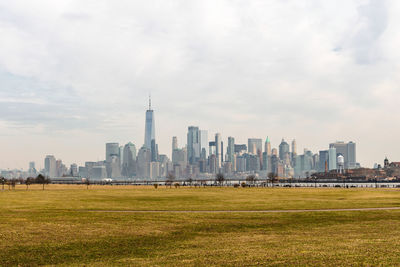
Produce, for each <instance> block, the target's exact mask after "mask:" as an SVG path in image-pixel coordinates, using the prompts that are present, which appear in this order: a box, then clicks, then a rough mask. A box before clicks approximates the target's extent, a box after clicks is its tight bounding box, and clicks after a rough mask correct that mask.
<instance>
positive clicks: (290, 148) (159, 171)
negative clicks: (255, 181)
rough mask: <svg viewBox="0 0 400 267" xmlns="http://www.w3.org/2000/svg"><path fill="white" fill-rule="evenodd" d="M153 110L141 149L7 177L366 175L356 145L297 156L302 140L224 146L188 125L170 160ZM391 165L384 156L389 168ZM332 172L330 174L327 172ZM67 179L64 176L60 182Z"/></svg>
mask: <svg viewBox="0 0 400 267" xmlns="http://www.w3.org/2000/svg"><path fill="white" fill-rule="evenodd" d="M154 113H155V112H154V110H153V109H152V107H151V98H150V97H149V106H148V109H147V110H146V113H145V127H144V133H145V134H144V135H145V138H144V143H143V145H142V146H141V147H140V149H139V150H137V148H136V146H135V144H133V143H132V142H129V143H127V144H125V145H123V144H119V143H118V142H112V143H106V144H105V157H104V160H97V161H85V163H84V164H80V165H78V164H76V163H73V164H71V165H70V167H68V166H67V165H66V164H64V163H63V161H62V159H60V158H58V159H56V157H55V156H54V155H46V157H45V159H44V169H41V168H40V167H39V168H36V164H35V162H32V161H31V162H29V169H28V170H27V171H22V172H12V171H11V172H8V171H2V172H1V174H2V175H5V176H6V177H11V176H21V177H28V176H35V175H37V174H39V173H41V174H43V175H45V176H48V177H51V178H57V177H58V178H57V179H59V178H61V177H72V179H74V178H77V177H81V178H87V179H95V180H102V179H127V178H128V179H159V178H165V179H168V177H174V178H186V179H187V178H200V177H202V178H203V179H204V178H209V177H210V176H213V175H215V174H217V173H222V174H225V175H228V176H231V177H236V178H239V179H240V177H243V176H244V175H247V174H249V173H250V174H255V175H257V176H261V177H266V176H267V175H269V173H274V174H276V175H277V176H278V177H281V178H304V177H309V176H310V175H311V174H317V173H319V174H317V175H321V174H322V173H325V175H337V174H339V175H340V174H343V173H344V171H347V170H349V171H350V173H354V170H355V169H359V171H358V173H363V172H364V171H365V170H367V169H368V168H367V169H365V168H363V167H362V166H361V165H360V164H359V163H358V162H357V159H356V155H357V153H356V143H354V142H352V141H350V142H348V143H346V142H343V141H336V142H334V143H330V144H329V149H328V150H319V152H318V153H315V152H313V151H311V150H309V149H306V148H304V152H303V154H301V153H298V150H297V142H296V140H295V139H293V140H292V141H291V145H289V143H287V142H286V141H285V139H284V138H282V140H281V143H280V144H279V147H278V149H277V148H275V147H274V148H272V149H271V140H270V138H269V136H267V137H266V138H265V142H264V144H263V139H261V138H248V139H247V140H248V142H247V145H246V144H237V143H235V138H234V137H232V136H229V137H228V142H227V143H225V144H227V145H226V148H225V150H224V141H223V138H222V136H221V133H215V137H214V139H209V138H208V131H207V130H204V129H200V128H199V127H198V126H189V127H188V131H187V142H186V144H185V145H183V146H182V147H179V145H178V139H177V137H176V136H173V137H172V140H171V148H172V152H171V155H170V158H169V156H168V155H166V154H160V153H159V150H158V144H157V143H156V131H155V119H154ZM387 165H388V159H387V158H385V163H384V166H387ZM379 166H382V165H378V164H377V163H375V164H374V168H373V169H371V168H369V169H368V171H369V172H370V175H373V174H372V173H374V172H379V171H380V168H381V167H379ZM328 172H329V174H327V173H328ZM61 179H63V178H61Z"/></svg>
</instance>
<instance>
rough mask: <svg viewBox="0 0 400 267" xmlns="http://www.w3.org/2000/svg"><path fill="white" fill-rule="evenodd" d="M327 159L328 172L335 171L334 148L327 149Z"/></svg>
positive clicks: (335, 158)
mask: <svg viewBox="0 0 400 267" xmlns="http://www.w3.org/2000/svg"><path fill="white" fill-rule="evenodd" d="M328 151H329V159H328V168H329V170H330V171H331V170H336V169H337V165H336V160H337V157H336V148H334V147H330V148H329V150H328Z"/></svg>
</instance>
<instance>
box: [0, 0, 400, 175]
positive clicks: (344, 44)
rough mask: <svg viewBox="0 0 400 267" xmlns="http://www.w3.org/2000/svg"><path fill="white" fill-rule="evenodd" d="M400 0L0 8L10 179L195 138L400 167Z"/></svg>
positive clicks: (3, 122)
mask: <svg viewBox="0 0 400 267" xmlns="http://www.w3.org/2000/svg"><path fill="white" fill-rule="evenodd" d="M398 14H400V1H396V0H332V1H320V0H263V1H257V0H252V1H245V0H236V1H233V0H232V1H227V0H198V1H196V0H189V1H188V0H181V1H175V0H168V1H166V0H159V1H155V0H148V1H132V0H129V1H128V0H113V1H111V0H110V1H103V0H93V1H92V0H86V1H78V0H68V1H67V0H60V1H53V0H37V1H28V0H25V1H22V0H13V1H8V0H0V151H1V154H0V169H7V168H10V169H13V168H23V169H27V168H28V162H29V161H35V162H36V165H37V167H38V168H40V167H43V165H44V162H43V161H44V157H45V156H46V155H48V154H53V155H55V157H56V158H57V159H62V160H63V162H64V163H65V164H67V165H69V164H71V163H78V164H83V163H84V162H85V161H95V160H104V158H105V143H106V142H119V143H120V144H125V143H127V142H129V141H131V142H133V143H134V144H135V145H136V147H137V148H138V149H139V148H140V147H141V146H142V145H143V143H144V124H145V111H146V109H147V105H148V96H149V94H151V97H152V104H153V109H154V112H155V120H156V121H155V122H156V140H157V143H158V144H159V151H160V153H165V154H167V155H169V156H170V153H171V140H172V136H177V137H178V144H179V146H184V145H185V144H186V133H187V127H188V126H190V125H194V126H199V127H200V128H201V129H204V130H208V135H209V139H211V138H213V137H214V134H215V133H216V132H219V133H221V135H222V137H223V140H224V141H225V142H226V140H227V137H228V136H233V137H235V139H236V143H247V138H251V137H255V138H263V139H265V138H266V137H267V136H269V137H270V139H271V143H272V146H273V147H277V146H278V145H279V143H280V142H281V140H282V138H285V140H287V141H291V140H292V139H296V141H297V146H298V151H300V152H301V151H302V150H303V149H304V148H308V149H310V150H312V151H313V152H315V153H318V151H319V150H323V149H327V148H328V146H329V143H331V142H334V141H336V140H342V141H354V142H356V144H357V161H358V162H360V163H361V165H363V166H366V167H372V165H373V164H374V163H375V162H379V163H381V162H383V159H384V157H385V156H387V157H388V158H389V160H391V161H400V142H398V137H399V136H400V124H399V123H398V120H397V114H398V113H397V112H398V111H397V109H398V108H397V107H398V103H399V100H400V94H399V93H400V88H399V86H400V49H398V48H399V47H400V35H399V34H398V29H399V28H400V16H398Z"/></svg>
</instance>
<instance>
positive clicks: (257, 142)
mask: <svg viewBox="0 0 400 267" xmlns="http://www.w3.org/2000/svg"><path fill="white" fill-rule="evenodd" d="M247 145H248V149H249V153H250V154H254V155H257V153H258V151H261V152H262V139H260V138H249V139H248V140H247Z"/></svg>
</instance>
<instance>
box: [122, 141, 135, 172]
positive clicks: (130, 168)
mask: <svg viewBox="0 0 400 267" xmlns="http://www.w3.org/2000/svg"><path fill="white" fill-rule="evenodd" d="M122 175H123V176H125V177H133V176H134V175H136V147H135V145H134V144H133V143H131V142H129V143H127V144H126V145H125V146H124V157H123V160H122Z"/></svg>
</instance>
